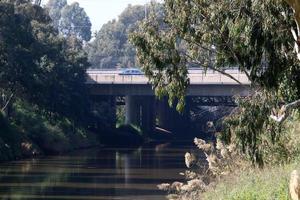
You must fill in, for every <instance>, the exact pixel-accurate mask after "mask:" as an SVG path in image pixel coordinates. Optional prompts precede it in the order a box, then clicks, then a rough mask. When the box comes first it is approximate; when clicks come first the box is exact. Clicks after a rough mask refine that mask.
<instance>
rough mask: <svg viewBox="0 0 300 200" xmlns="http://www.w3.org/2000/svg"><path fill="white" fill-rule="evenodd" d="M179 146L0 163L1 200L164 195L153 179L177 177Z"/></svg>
mask: <svg viewBox="0 0 300 200" xmlns="http://www.w3.org/2000/svg"><path fill="white" fill-rule="evenodd" d="M191 148H193V145H192V143H184V145H182V144H181V145H178V144H177V145H176V144H159V145H145V146H143V147H140V148H138V149H129V148H127V149H126V148H122V149H120V148H119V149H117V148H96V149H89V150H81V151H77V152H73V153H71V154H68V155H63V156H51V157H45V158H40V159H28V160H22V161H16V162H10V163H4V164H1V165H0V199H2V200H7V199H22V200H23V199H61V200H64V199H80V200H94V199H99V200H163V199H166V198H165V195H166V193H165V192H162V191H159V190H158V189H157V184H160V183H163V182H173V181H178V180H182V179H183V177H182V176H181V175H179V173H180V172H184V171H185V169H186V168H185V164H184V153H185V152H186V151H189V150H190V149H191Z"/></svg>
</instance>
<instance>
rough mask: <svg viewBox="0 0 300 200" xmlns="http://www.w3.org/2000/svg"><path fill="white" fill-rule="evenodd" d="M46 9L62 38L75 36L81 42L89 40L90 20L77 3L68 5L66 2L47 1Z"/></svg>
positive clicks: (61, 0)
mask: <svg viewBox="0 0 300 200" xmlns="http://www.w3.org/2000/svg"><path fill="white" fill-rule="evenodd" d="M46 9H47V10H48V12H49V15H50V17H51V19H52V20H53V25H54V26H55V27H56V28H57V29H58V30H59V32H60V33H61V34H62V35H63V36H65V37H70V36H76V37H77V38H78V39H79V40H82V41H89V40H90V39H91V26H92V24H91V22H90V18H89V17H88V16H87V14H86V12H85V11H84V9H83V8H81V7H80V6H79V4H78V3H77V2H74V3H72V4H71V5H68V4H67V1H66V0H49V1H48V3H47V4H46Z"/></svg>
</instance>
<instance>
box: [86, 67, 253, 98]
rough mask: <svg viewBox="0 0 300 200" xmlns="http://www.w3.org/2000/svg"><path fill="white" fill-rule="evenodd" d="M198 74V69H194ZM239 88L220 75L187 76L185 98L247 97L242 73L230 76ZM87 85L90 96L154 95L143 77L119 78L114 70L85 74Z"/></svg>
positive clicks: (246, 83) (244, 77)
mask: <svg viewBox="0 0 300 200" xmlns="http://www.w3.org/2000/svg"><path fill="white" fill-rule="evenodd" d="M197 71H198V72H199V70H197ZM230 74H231V76H233V77H234V78H236V79H237V80H239V81H240V82H241V83H242V84H243V85H240V84H238V83H237V82H236V81H234V80H232V79H230V78H229V77H227V76H225V75H222V74H220V73H206V74H205V73H195V72H193V71H191V72H190V73H189V78H190V86H189V87H188V91H187V94H186V95H187V96H233V95H240V96H248V95H249V92H250V89H249V85H250V82H249V80H248V79H247V76H246V75H245V74H241V73H230ZM87 84H88V85H89V87H90V93H91V94H92V95H116V96H118V95H121V96H125V95H137V96H143V95H154V91H153V89H152V86H151V85H150V84H149V80H148V78H147V77H145V76H144V75H120V74H119V72H118V71H111V72H108V71H106V72H105V71H104V72H103V71H88V79H87Z"/></svg>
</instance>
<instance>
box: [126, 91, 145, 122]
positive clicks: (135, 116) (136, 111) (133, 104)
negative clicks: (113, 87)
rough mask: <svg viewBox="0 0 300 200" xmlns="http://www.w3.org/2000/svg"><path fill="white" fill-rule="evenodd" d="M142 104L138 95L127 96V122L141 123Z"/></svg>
mask: <svg viewBox="0 0 300 200" xmlns="http://www.w3.org/2000/svg"><path fill="white" fill-rule="evenodd" d="M140 112H141V111H140V105H139V102H138V99H137V97H135V96H126V97H125V124H133V125H138V126H139V125H140Z"/></svg>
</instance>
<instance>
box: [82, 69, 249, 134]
mask: <svg viewBox="0 0 300 200" xmlns="http://www.w3.org/2000/svg"><path fill="white" fill-rule="evenodd" d="M227 73H229V74H230V75H231V76H233V77H234V78H236V79H237V80H238V81H239V82H241V83H242V85H241V84H238V83H237V82H236V81H234V80H232V79H230V78H229V77H227V76H225V75H222V74H220V73H217V72H212V71H208V72H206V73H204V71H202V70H189V75H188V76H189V79H190V85H189V87H188V91H187V104H186V105H187V106H186V111H185V112H184V114H183V115H182V114H179V113H177V112H176V110H175V109H174V108H170V107H169V106H168V103H167V99H166V98H164V99H163V100H160V101H158V100H156V99H155V97H154V91H153V89H152V86H151V84H149V80H148V78H147V77H145V76H144V75H121V71H119V70H88V71H87V75H88V78H87V84H88V86H89V90H90V94H91V95H92V96H106V97H110V98H109V99H110V101H111V105H117V104H120V102H117V99H120V98H117V97H123V98H122V99H123V103H124V104H125V119H126V120H125V123H126V124H135V125H138V126H140V127H141V128H142V130H143V131H144V132H147V133H151V132H152V131H153V129H154V126H156V125H157V126H159V127H162V128H164V129H167V130H169V131H174V130H177V131H180V130H185V129H186V127H184V126H182V124H188V123H185V121H184V120H188V118H189V117H188V115H189V110H188V109H189V108H188V107H189V105H190V104H191V103H190V98H192V97H197V98H198V101H197V102H200V104H201V103H205V106H209V105H211V106H218V105H220V106H222V105H223V106H224V105H225V106H226V105H229V106H230V105H231V106H232V104H233V102H232V101H230V100H228V99H232V97H233V96H235V95H238V96H248V95H249V92H250V89H249V88H250V82H249V80H248V78H247V76H246V75H245V74H242V73H240V72H238V71H237V70H228V71H227ZM201 98H202V99H203V100H201ZM199 99H200V100H199ZM224 100H225V101H224ZM227 101H228V104H227V103H226V102H227ZM203 105H204V104H203ZM112 112H115V111H112ZM179 126H181V127H179Z"/></svg>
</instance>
